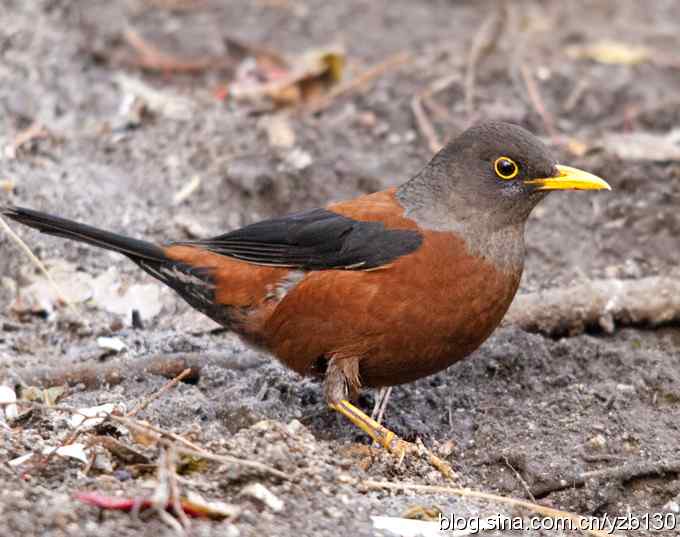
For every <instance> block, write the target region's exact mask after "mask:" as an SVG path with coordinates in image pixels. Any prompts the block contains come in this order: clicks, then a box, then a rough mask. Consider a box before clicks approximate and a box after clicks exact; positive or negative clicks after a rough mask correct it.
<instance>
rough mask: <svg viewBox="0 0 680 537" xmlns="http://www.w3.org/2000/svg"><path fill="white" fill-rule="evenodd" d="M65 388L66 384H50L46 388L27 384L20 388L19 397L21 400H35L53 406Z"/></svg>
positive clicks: (64, 391) (62, 394)
mask: <svg viewBox="0 0 680 537" xmlns="http://www.w3.org/2000/svg"><path fill="white" fill-rule="evenodd" d="M66 389H67V387H66V386H52V387H51V388H47V389H42V388H38V387H37V386H27V387H26V388H23V389H22V390H21V399H22V400H23V401H35V402H38V403H42V404H45V405H47V406H54V405H55V404H57V401H59V399H61V398H62V397H63V396H64V394H65V393H66Z"/></svg>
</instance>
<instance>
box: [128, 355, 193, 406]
mask: <svg viewBox="0 0 680 537" xmlns="http://www.w3.org/2000/svg"><path fill="white" fill-rule="evenodd" d="M190 374H191V368H190V367H187V368H186V369H185V370H184V371H182V372H181V373H180V374H179V375H177V376H176V377H175V378H174V379H172V380H170V381H168V382H166V383H165V384H164V385H163V387H162V388H161V389H160V390H158V391H157V392H154V393H152V394H151V395H149V396H148V397H146V398H145V399H144V401H142V402H141V403H140V404H138V405H137V406H136V407H135V408H134V409H132V410H131V411H130V412H128V413H127V417H128V418H132V417H134V416H136V415H137V414H139V413H140V412H141V411H142V410H144V409H145V408H146V407H148V406H149V405H150V404H151V403H153V402H154V401H155V400H156V399H158V398H159V397H160V396H161V395H163V394H164V393H166V392H167V391H169V390H171V389H172V388H174V387H175V386H177V385H178V384H179V383H180V382H181V381H182V380H184V379H185V378H186V377H188V376H189V375H190Z"/></svg>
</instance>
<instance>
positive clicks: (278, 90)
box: [229, 47, 345, 105]
mask: <svg viewBox="0 0 680 537" xmlns="http://www.w3.org/2000/svg"><path fill="white" fill-rule="evenodd" d="M344 66H345V54H344V52H343V51H342V50H340V49H339V48H337V47H328V48H323V49H314V50H310V51H308V52H306V53H304V54H302V55H300V56H297V57H295V58H292V59H290V60H287V61H286V63H285V65H283V66H281V65H278V64H274V63H272V62H262V61H258V60H257V59H256V58H253V57H249V58H246V59H245V60H244V61H242V62H241V64H240V65H239V67H238V69H237V71H236V79H235V81H234V82H233V83H232V84H231V86H230V88H229V95H230V96H231V97H232V98H234V99H236V100H247V101H257V100H261V99H270V100H271V101H273V102H274V103H275V104H278V105H295V104H299V103H300V102H303V101H310V100H313V99H314V98H317V97H319V96H320V95H323V94H324V93H325V92H326V91H328V89H329V88H330V87H332V86H333V84H336V83H337V82H338V81H340V79H341V78H342V73H343V70H344Z"/></svg>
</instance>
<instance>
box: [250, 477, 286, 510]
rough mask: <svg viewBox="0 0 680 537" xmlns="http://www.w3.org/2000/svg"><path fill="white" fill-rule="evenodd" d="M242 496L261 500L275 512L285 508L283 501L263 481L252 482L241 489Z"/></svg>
mask: <svg viewBox="0 0 680 537" xmlns="http://www.w3.org/2000/svg"><path fill="white" fill-rule="evenodd" d="M241 495H242V496H250V497H251V498H255V499H256V500H259V501H261V502H262V503H263V504H265V505H266V506H267V507H269V509H271V510H272V511H274V512H275V513H280V512H281V511H282V510H283V501H282V500H281V499H280V498H279V497H278V496H276V495H275V494H274V493H273V492H272V491H270V490H269V489H268V488H267V487H265V486H264V485H262V484H261V483H252V484H251V485H248V486H247V487H245V488H244V489H243V490H242V491H241Z"/></svg>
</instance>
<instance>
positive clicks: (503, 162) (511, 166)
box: [493, 157, 519, 181]
mask: <svg viewBox="0 0 680 537" xmlns="http://www.w3.org/2000/svg"><path fill="white" fill-rule="evenodd" d="M493 167H494V170H496V175H497V176H498V177H500V178H501V179H505V180H506V181H507V180H509V179H513V178H514V177H515V176H516V175H517V174H518V173H519V166H517V163H515V161H514V160H512V159H511V158H510V157H500V158H497V159H496V162H494V165H493Z"/></svg>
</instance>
